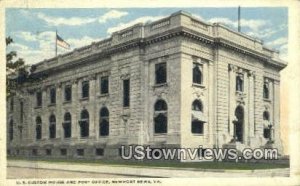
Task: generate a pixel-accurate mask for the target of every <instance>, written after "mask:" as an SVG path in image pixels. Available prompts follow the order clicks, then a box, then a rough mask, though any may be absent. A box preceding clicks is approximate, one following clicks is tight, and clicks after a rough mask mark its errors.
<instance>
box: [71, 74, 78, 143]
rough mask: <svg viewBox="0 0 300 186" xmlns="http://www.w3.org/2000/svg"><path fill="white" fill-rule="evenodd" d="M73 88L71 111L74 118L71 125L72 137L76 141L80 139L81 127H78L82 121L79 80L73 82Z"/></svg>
mask: <svg viewBox="0 0 300 186" xmlns="http://www.w3.org/2000/svg"><path fill="white" fill-rule="evenodd" d="M71 83H72V84H71V86H72V111H71V114H72V115H71V117H72V123H71V125H72V126H71V129H72V131H71V133H72V134H71V136H72V138H74V139H76V138H77V139H78V138H79V136H80V135H79V130H78V128H79V125H78V120H79V119H80V116H79V115H80V108H79V106H78V101H79V96H78V95H79V88H78V80H76V79H75V80H73V81H72V82H71Z"/></svg>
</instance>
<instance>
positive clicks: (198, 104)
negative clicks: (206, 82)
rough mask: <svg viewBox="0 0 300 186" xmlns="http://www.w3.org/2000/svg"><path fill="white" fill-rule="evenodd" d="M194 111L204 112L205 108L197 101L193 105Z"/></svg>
mask: <svg viewBox="0 0 300 186" xmlns="http://www.w3.org/2000/svg"><path fill="white" fill-rule="evenodd" d="M192 110H195V111H201V112H203V106H202V103H201V101H200V100H195V101H194V102H193V104H192Z"/></svg>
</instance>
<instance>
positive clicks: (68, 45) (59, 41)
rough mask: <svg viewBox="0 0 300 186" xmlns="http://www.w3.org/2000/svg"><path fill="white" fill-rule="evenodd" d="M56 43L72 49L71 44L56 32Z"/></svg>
mask: <svg viewBox="0 0 300 186" xmlns="http://www.w3.org/2000/svg"><path fill="white" fill-rule="evenodd" d="M56 45H57V46H60V47H62V48H65V49H70V44H69V43H67V42H66V41H65V40H63V39H62V38H61V37H60V36H59V35H58V34H56Z"/></svg>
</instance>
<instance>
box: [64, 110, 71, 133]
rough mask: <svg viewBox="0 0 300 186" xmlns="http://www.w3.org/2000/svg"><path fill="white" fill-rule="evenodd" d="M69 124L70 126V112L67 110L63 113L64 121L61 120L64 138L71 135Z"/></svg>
mask: <svg viewBox="0 0 300 186" xmlns="http://www.w3.org/2000/svg"><path fill="white" fill-rule="evenodd" d="M71 126H72V118H71V114H70V113H69V112H67V113H65V115H64V122H63V128H64V137H65V138H70V137H71V131H72V128H71Z"/></svg>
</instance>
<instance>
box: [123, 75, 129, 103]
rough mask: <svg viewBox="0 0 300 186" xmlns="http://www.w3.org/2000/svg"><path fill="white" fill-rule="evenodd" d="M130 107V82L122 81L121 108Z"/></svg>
mask: <svg viewBox="0 0 300 186" xmlns="http://www.w3.org/2000/svg"><path fill="white" fill-rule="evenodd" d="M129 105H130V80H129V79H125V80H123V107H129Z"/></svg>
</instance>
